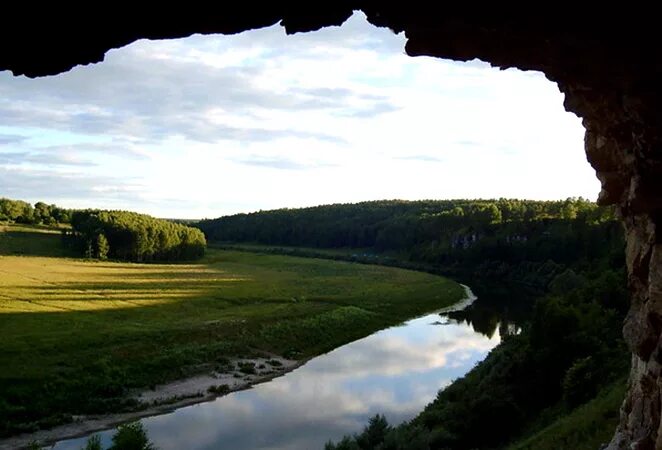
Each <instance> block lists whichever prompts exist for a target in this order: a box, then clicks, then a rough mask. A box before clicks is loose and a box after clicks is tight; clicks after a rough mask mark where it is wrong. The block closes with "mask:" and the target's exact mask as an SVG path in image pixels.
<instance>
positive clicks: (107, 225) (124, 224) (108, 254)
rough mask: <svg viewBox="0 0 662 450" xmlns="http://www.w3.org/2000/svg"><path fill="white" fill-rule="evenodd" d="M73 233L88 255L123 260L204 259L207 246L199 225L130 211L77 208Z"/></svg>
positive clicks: (73, 220) (72, 219)
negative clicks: (190, 225)
mask: <svg viewBox="0 0 662 450" xmlns="http://www.w3.org/2000/svg"><path fill="white" fill-rule="evenodd" d="M71 227H72V235H73V238H74V240H75V241H76V242H79V243H82V245H83V249H84V252H85V254H86V256H88V257H96V258H99V259H107V258H111V259H118V260H123V261H137V262H149V261H179V260H191V259H196V258H200V257H202V256H203V255H204V253H205V247H206V245H207V243H206V241H205V237H204V235H203V234H202V232H201V231H200V230H198V229H197V228H192V227H187V226H185V225H181V224H177V223H173V222H170V221H167V220H162V219H155V218H153V217H151V216H148V215H146V214H138V213H134V212H128V211H99V210H84V211H74V212H73V213H72V215H71Z"/></svg>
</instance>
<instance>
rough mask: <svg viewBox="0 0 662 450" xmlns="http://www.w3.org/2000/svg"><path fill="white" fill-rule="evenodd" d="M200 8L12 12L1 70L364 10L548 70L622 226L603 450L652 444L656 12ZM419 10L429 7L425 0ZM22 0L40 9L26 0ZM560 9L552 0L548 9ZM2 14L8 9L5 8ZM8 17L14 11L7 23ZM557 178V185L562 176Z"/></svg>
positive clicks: (658, 363) (656, 309)
mask: <svg viewBox="0 0 662 450" xmlns="http://www.w3.org/2000/svg"><path fill="white" fill-rule="evenodd" d="M220 3H222V4H223V5H222V6H215V7H209V6H207V7H204V8H203V9H196V8H195V6H194V5H192V4H183V5H179V6H177V7H170V6H165V4H163V5H161V9H159V10H158V11H156V10H153V11H149V10H146V9H145V10H143V11H128V10H122V9H121V8H120V6H118V5H117V4H109V6H108V7H107V8H106V9H103V8H102V5H100V4H98V3H97V4H95V9H94V11H95V12H94V13H93V12H92V10H90V11H89V12H85V11H79V10H76V11H74V10H69V11H68V10H66V8H68V7H67V6H64V5H63V4H56V8H57V9H55V10H52V11H45V10H44V9H43V8H44V6H39V8H42V9H40V10H39V13H37V11H34V10H32V11H14V14H13V16H12V15H9V14H6V15H5V17H6V18H7V20H6V21H5V22H6V23H5V24H3V27H2V29H0V69H9V70H11V71H13V73H14V74H15V75H21V74H25V75H27V76H31V77H34V76H42V75H50V74H55V73H58V72H62V71H65V70H68V69H69V68H71V67H72V66H74V65H77V64H89V63H94V62H99V61H101V60H103V56H104V53H105V52H106V51H107V50H108V49H111V48H116V47H121V46H123V45H126V44H128V43H130V42H132V41H134V40H136V39H139V38H151V39H158V38H175V37H183V36H188V35H190V34H192V33H226V34H227V33H236V32H239V31H243V30H248V29H253V28H259V27H264V26H268V25H272V24H274V23H277V22H281V24H282V25H283V26H284V27H285V28H286V31H287V32H288V33H293V32H298V31H310V30H315V29H318V28H320V27H323V26H331V25H339V24H341V23H342V22H343V21H344V20H345V19H346V18H347V17H349V16H350V15H351V12H352V9H362V10H363V11H364V12H365V13H366V15H367V16H368V19H369V20H370V21H371V22H372V23H373V24H375V25H377V26H388V27H390V28H391V29H393V30H395V31H398V32H399V31H404V32H405V33H406V36H407V39H408V41H407V45H406V51H407V53H408V54H410V55H412V56H416V55H429V56H435V57H441V58H450V59H458V60H469V59H473V58H480V59H482V60H484V61H488V62H490V63H492V64H494V65H496V66H499V67H503V68H506V67H519V68H521V69H534V70H540V71H542V72H544V73H545V74H546V75H547V77H548V78H549V79H550V80H552V81H555V82H556V83H557V84H558V86H559V88H560V89H561V91H562V92H563V93H564V94H565V107H566V109H567V110H569V111H572V112H574V113H576V114H577V115H579V116H580V117H582V118H583V123H584V126H585V128H586V139H585V147H586V154H587V157H588V160H589V161H590V163H591V164H592V165H593V167H594V168H595V169H596V172H597V176H598V178H599V179H600V181H601V182H602V192H601V194H600V199H599V200H600V202H601V203H603V204H614V205H617V207H618V210H619V212H620V214H621V217H622V220H623V224H624V226H625V230H626V232H627V266H628V271H629V286H630V289H631V291H632V306H631V310H630V313H629V314H628V317H627V320H626V323H625V326H624V333H625V338H626V340H627V342H628V345H629V346H630V349H631V350H632V371H631V375H630V389H629V392H628V395H627V398H626V400H625V402H624V405H623V408H622V417H621V423H620V425H619V428H618V430H617V432H616V434H615V437H614V439H613V441H612V442H611V444H610V448H611V449H625V448H635V449H653V448H662V429H661V426H662V424H661V422H660V413H661V409H662V377H661V368H662V342H661V341H660V339H661V338H662V246H661V245H662V244H661V241H662V239H661V238H660V237H658V235H657V227H658V224H660V219H661V217H662V189H660V188H661V187H662V177H661V176H662V148H661V141H662V109H661V108H659V105H660V99H661V97H662V86H661V84H660V83H662V81H661V80H662V77H661V75H662V54H661V52H660V48H661V47H660V43H661V42H660V41H661V40H662V38H661V37H660V36H661V35H660V34H659V24H658V23H657V22H658V14H657V13H656V12H654V11H652V10H651V11H646V10H643V9H641V8H637V7H635V6H619V8H618V9H617V10H613V11H609V10H608V7H607V6H605V5H606V4H603V5H601V8H600V10H599V11H594V10H591V11H587V12H582V11H581V10H580V7H578V6H576V5H575V6H573V8H572V9H568V10H566V11H559V10H548V11H545V10H543V9H542V8H543V6H544V5H536V6H535V8H533V7H532V9H530V13H525V12H524V11H522V10H521V9H517V10H512V11H508V10H507V8H506V7H505V6H504V5H503V4H499V5H498V9H494V10H488V9H486V8H481V7H479V6H478V5H476V4H468V5H469V6H467V7H464V8H462V7H458V6H457V5H451V4H444V5H442V6H436V7H430V6H427V5H426V3H423V2H420V3H419V2H399V3H397V4H396V3H393V4H390V2H362V1H356V2H328V3H326V4H320V3H319V2H318V3H316V4H311V6H308V7H302V6H301V5H300V4H295V3H289V2H267V3H264V4H259V6H258V4H254V3H249V2H246V4H245V6H237V5H231V6H228V5H226V4H224V3H226V2H220ZM424 5H426V6H424ZM29 7H30V8H34V9H37V7H36V6H33V5H32V4H30V6H29ZM555 7H556V8H560V5H555ZM5 12H6V13H7V12H8V11H5ZM10 18H11V20H10ZM563 177H564V175H563V174H559V182H563Z"/></svg>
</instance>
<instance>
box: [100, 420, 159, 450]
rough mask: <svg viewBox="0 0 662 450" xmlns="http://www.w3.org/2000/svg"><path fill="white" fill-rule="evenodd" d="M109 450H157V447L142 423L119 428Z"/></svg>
mask: <svg viewBox="0 0 662 450" xmlns="http://www.w3.org/2000/svg"><path fill="white" fill-rule="evenodd" d="M109 450H156V447H154V444H152V443H151V442H150V441H149V438H148V437H147V432H146V431H145V429H144V428H143V425H142V423H140V422H133V423H129V424H126V425H120V426H119V427H118V428H117V432H116V433H115V435H114V436H113V444H112V445H111V446H110V449H109Z"/></svg>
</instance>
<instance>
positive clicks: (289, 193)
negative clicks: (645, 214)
mask: <svg viewBox="0 0 662 450" xmlns="http://www.w3.org/2000/svg"><path fill="white" fill-rule="evenodd" d="M404 44H405V37H404V35H403V34H399V35H396V34H394V33H393V32H391V31H390V30H388V29H384V28H376V27H374V26H372V25H370V24H369V23H367V22H366V20H365V16H363V15H362V14H361V13H355V14H354V15H353V16H352V17H351V18H350V19H349V20H348V21H347V22H346V23H345V24H344V25H343V26H342V27H330V28H325V29H323V30H320V31H317V32H312V33H301V34H295V35H293V36H286V35H285V31H284V29H283V28H281V27H280V26H279V25H274V26H272V27H269V28H264V29H260V30H253V31H250V32H245V33H241V34H238V35H233V36H222V35H214V36H200V35H195V36H192V37H189V38H185V39H178V40H168V41H148V40H141V41H138V42H135V43H133V44H131V45H129V46H127V47H124V48H122V49H118V50H111V51H109V52H108V53H107V54H106V58H105V61H104V62H103V63H100V64H94V65H88V66H80V67H76V68H74V69H72V70H71V71H69V72H67V73H64V74H60V75H57V76H53V77H44V78H39V79H35V80H31V79H27V78H25V77H13V76H12V75H11V73H10V72H8V71H5V72H0V197H9V198H14V199H22V200H27V201H30V202H31V203H34V202H36V201H46V202H48V203H56V204H58V205H60V206H64V207H70V208H88V207H95V208H104V209H128V210H133V211H138V212H143V213H147V214H152V215H155V216H158V217H170V218H204V217H207V218H211V217H218V216H221V215H226V214H233V213H238V212H250V211H257V210H265V209H273V208H282V207H302V206H312V205H318V204H326V203H347V202H359V201H364V200H379V199H395V198H398V199H408V200H417V199H449V198H499V197H513V198H529V199H541V200H552V199H564V198H567V197H577V196H582V197H585V198H588V199H591V200H595V199H596V198H597V194H598V192H599V188H600V184H599V182H598V180H597V179H596V177H595V171H594V170H593V169H592V168H591V167H590V165H589V164H588V162H587V161H586V156H585V153H584V149H583V136H584V129H583V127H582V125H581V120H580V119H579V118H578V117H577V116H575V115H573V114H571V113H568V112H566V111H565V110H564V109H563V95H562V94H561V93H560V92H559V90H558V88H557V86H556V85H555V84H554V83H552V82H550V81H549V80H547V79H546V78H545V77H544V75H542V74H541V73H538V72H523V71H519V70H516V69H508V70H499V69H497V68H492V67H490V65H489V64H487V63H484V62H481V61H478V60H474V61H469V62H454V61H448V60H441V59H435V58H429V57H415V58H412V57H409V56H407V55H406V54H405V52H404Z"/></svg>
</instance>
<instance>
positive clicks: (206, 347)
mask: <svg viewBox="0 0 662 450" xmlns="http://www.w3.org/2000/svg"><path fill="white" fill-rule="evenodd" d="M59 243H60V237H59V235H58V234H53V233H48V232H43V231H42V230H34V229H21V230H19V229H16V228H14V227H9V228H6V229H5V231H4V232H0V255H13V254H15V253H16V252H22V253H23V254H24V255H39V256H0V342H2V352H1V353H0V355H1V356H0V434H1V435H9V434H14V433H17V432H21V431H33V430H36V429H38V428H41V427H48V426H52V425H55V424H58V423H62V422H66V421H68V420H70V419H71V416H72V415H74V414H91V413H105V412H115V411H120V410H127V409H132V408H136V407H137V405H136V404H135V402H134V401H132V400H130V399H129V397H128V396H127V393H128V392H129V390H130V389H134V388H144V387H148V386H152V385H154V384H157V383H161V382H165V381H169V380H173V379H176V378H180V377H183V376H188V375H191V374H193V373H196V372H201V371H204V370H207V369H208V368H209V367H210V365H214V364H218V363H223V362H224V361H227V358H229V357H236V356H247V355H256V354H265V355H266V354H270V353H276V354H281V355H286V356H290V357H298V358H304V357H310V356H313V355H317V354H320V353H323V352H326V351H329V350H331V349H333V348H335V347H337V346H339V345H342V344H344V343H347V342H350V341H352V340H355V339H358V338H361V337H363V336H366V335H368V334H370V333H372V332H374V331H376V330H378V329H381V328H384V327H386V326H389V325H393V324H396V323H399V322H401V321H403V320H405V319H407V318H410V317H413V316H416V315H419V314H422V313H425V312H428V311H431V310H434V309H436V308H440V307H443V306H447V305H448V304H451V303H453V302H455V301H457V300H459V299H460V298H461V297H462V296H463V290H462V288H461V287H460V286H459V285H458V284H457V283H455V282H453V281H450V280H447V279H445V278H442V277H438V276H434V275H429V274H425V273H420V272H414V271H408V270H402V269H396V268H389V267H381V266H370V265H360V264H352V263H346V262H337V261H328V260H321V259H310V258H297V257H290V256H282V255H264V254H259V253H245V252H239V251H222V250H213V249H212V250H210V251H209V252H208V254H207V256H206V257H205V258H204V259H203V260H201V261H199V262H198V263H195V264H132V263H114V262H95V261H86V260H81V259H74V258H65V257H62V255H66V251H65V250H63V249H62V248H61V246H60V244H59ZM49 253H50V254H51V255H55V256H57V257H45V256H44V255H45V254H49Z"/></svg>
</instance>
